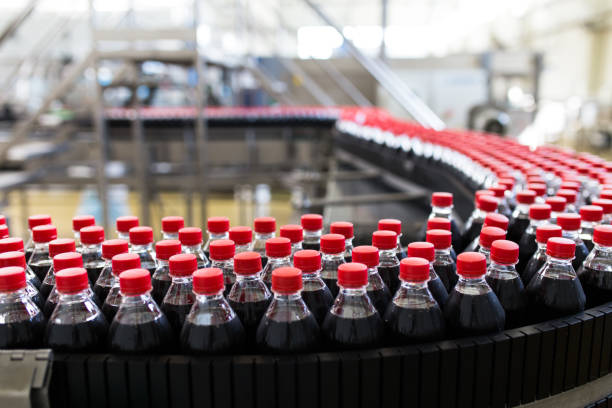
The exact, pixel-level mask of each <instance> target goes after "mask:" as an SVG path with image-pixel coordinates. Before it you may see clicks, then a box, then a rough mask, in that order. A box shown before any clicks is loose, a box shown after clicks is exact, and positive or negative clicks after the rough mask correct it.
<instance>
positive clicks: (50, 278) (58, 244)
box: [40, 239, 76, 303]
mask: <svg viewBox="0 0 612 408" xmlns="http://www.w3.org/2000/svg"><path fill="white" fill-rule="evenodd" d="M66 252H76V242H75V240H74V239H54V240H53V241H51V242H50V243H49V257H50V258H51V259H52V260H53V258H54V257H55V256H56V255H59V254H63V253H66ZM60 263H61V261H60ZM54 286H55V262H54V261H52V264H51V266H50V267H49V271H48V272H47V275H45V279H44V280H43V281H42V284H41V285H40V297H41V298H42V299H43V303H44V301H45V300H47V298H48V297H49V294H50V293H51V290H52V289H53V287H54Z"/></svg>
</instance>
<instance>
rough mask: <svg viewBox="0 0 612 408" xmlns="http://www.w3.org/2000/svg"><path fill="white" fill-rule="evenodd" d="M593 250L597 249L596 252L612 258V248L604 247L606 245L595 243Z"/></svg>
mask: <svg viewBox="0 0 612 408" xmlns="http://www.w3.org/2000/svg"><path fill="white" fill-rule="evenodd" d="M593 249H595V250H596V251H598V252H599V253H601V254H602V255H604V256H606V257H610V258H612V246H604V245H601V244H598V243H597V242H593Z"/></svg>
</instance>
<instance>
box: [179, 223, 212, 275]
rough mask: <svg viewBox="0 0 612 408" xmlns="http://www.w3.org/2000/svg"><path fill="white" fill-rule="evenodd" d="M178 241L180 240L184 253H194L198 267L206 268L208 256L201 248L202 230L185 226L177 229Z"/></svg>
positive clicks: (208, 263)
mask: <svg viewBox="0 0 612 408" xmlns="http://www.w3.org/2000/svg"><path fill="white" fill-rule="evenodd" d="M179 241H181V245H182V252H183V253H184V254H194V255H195V256H196V258H197V260H198V268H206V267H207V266H209V265H210V262H209V260H208V257H207V256H206V254H205V253H204V250H203V249H202V241H203V238H202V230H201V229H200V228H197V227H185V228H181V229H180V230H179Z"/></svg>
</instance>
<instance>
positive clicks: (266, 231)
mask: <svg viewBox="0 0 612 408" xmlns="http://www.w3.org/2000/svg"><path fill="white" fill-rule="evenodd" d="M253 229H254V230H255V240H254V241H253V252H257V253H258V254H259V256H260V257H261V263H262V265H263V266H264V267H265V266H266V264H267V263H268V258H266V241H267V240H269V239H270V238H274V237H275V236H276V219H274V217H259V218H255V220H254V221H253Z"/></svg>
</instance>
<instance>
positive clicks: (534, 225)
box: [526, 218, 548, 234]
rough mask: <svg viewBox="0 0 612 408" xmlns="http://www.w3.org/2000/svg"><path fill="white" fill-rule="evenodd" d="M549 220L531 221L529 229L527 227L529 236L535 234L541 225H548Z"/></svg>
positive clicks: (531, 219)
mask: <svg viewBox="0 0 612 408" xmlns="http://www.w3.org/2000/svg"><path fill="white" fill-rule="evenodd" d="M547 223H548V220H534V219H533V218H530V219H529V227H527V231H526V232H527V233H528V234H535V232H536V230H537V229H538V227H539V226H540V225H544V224H547Z"/></svg>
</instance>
